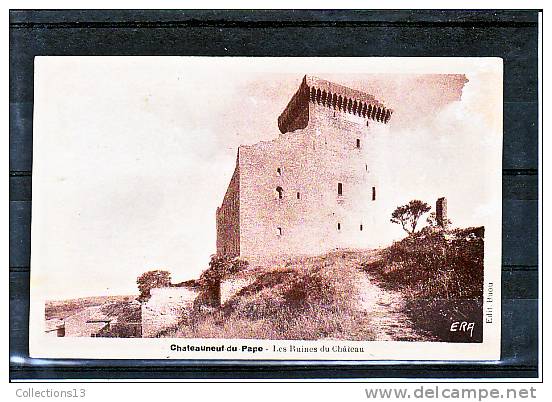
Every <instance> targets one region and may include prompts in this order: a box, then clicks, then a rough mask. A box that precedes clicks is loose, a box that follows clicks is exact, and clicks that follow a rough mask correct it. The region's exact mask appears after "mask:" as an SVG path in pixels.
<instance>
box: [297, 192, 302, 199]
mask: <svg viewBox="0 0 552 402" xmlns="http://www.w3.org/2000/svg"><path fill="white" fill-rule="evenodd" d="M297 199H298V200H300V199H301V194H300V193H299V192H298V193H297Z"/></svg>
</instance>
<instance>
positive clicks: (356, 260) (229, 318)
mask: <svg viewBox="0 0 552 402" xmlns="http://www.w3.org/2000/svg"><path fill="white" fill-rule="evenodd" d="M363 258H364V256H363V255H362V253H347V252H339V253H330V254H327V255H324V256H320V257H312V258H299V259H293V260H289V261H287V262H286V263H282V264H280V266H272V267H266V268H264V269H261V270H257V271H256V272H255V273H254V274H252V275H255V281H254V282H253V283H252V284H251V285H249V286H246V287H245V288H243V289H242V290H241V291H239V292H238V293H237V294H236V295H235V296H234V297H233V298H231V299H230V300H229V301H228V302H227V303H225V305H224V306H222V307H221V308H219V309H216V310H215V311H210V312H206V313H199V312H198V313H196V315H195V317H194V319H193V320H192V322H188V323H183V324H182V325H180V326H179V328H177V329H175V330H172V331H168V332H166V333H165V334H163V335H164V336H176V337H200V338H210V337H216V338H257V339H302V340H308V339H322V338H335V339H351V340H353V339H354V340H369V339H373V332H372V329H371V328H370V325H369V322H368V317H367V313H366V312H365V311H363V310H362V309H361V308H360V306H359V304H358V288H357V286H356V284H357V282H358V278H359V275H363V274H362V272H361V271H360V270H359V269H358V267H359V266H360V264H361V261H362V260H363Z"/></svg>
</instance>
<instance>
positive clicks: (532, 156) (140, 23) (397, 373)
mask: <svg viewBox="0 0 552 402" xmlns="http://www.w3.org/2000/svg"><path fill="white" fill-rule="evenodd" d="M37 55H90V56H92V55H95V56H96V55H159V56H161V55H181V56H191V55H196V56H199V55H201V56H301V57H305V56H341V57H343V56H351V57H353V56H401V57H406V56H416V57H422V56H440V57H464V56H466V57H468V56H469V57H473V56H486V57H502V58H503V60H504V151H503V152H504V154H503V164H502V167H503V175H502V183H503V204H502V206H503V218H502V219H503V220H502V222H503V239H502V240H503V242H502V358H501V360H500V362H492V363H488V362H487V363H485V362H482V363H473V362H464V363H462V362H458V363H430V362H417V363H412V362H409V363H402V364H401V363H397V364H391V365H389V364H387V365H378V364H366V362H357V363H354V364H339V363H326V362H323V363H320V362H293V363H292V362H289V363H282V362H275V361H272V362H266V361H265V362H254V361H250V362H239V363H238V362H236V361H214V362H212V361H211V362H201V361H190V360H180V361H173V360H171V361H167V360H149V361H123V360H62V359H51V360H44V359H40V360H38V359H31V358H29V357H28V324H29V274H30V268H29V261H30V252H31V244H30V224H31V200H32V194H31V180H32V174H31V170H32V135H33V134H32V131H33V130H32V117H33V58H34V56H37ZM538 85H539V83H538V13H537V11H437V10H418V11H407V10H401V11H390V10H385V11H383V10H378V11H356V10H341V11H331V10H327V11H309V10H301V11H293V10H287V11H274V10H270V11H239V10H233V11H230V10H217V11H197V10H148V11H132V10H71V11H69V10H62V11H54V10H48V11H44V10H35V11H17V10H12V11H10V273H9V275H10V378H12V379H64V378H74V379H79V378H119V379H125V378H126V379H130V378H148V379H155V378H159V379H162V378H244V379H245V378H256V379H258V378H282V379H285V378H358V377H364V378H378V377H381V378H383V377H388V378H389V377H394V378H401V377H402V378H407V377H419V378H427V379H430V378H489V379H491V378H498V377H513V378H515V377H536V376H537V375H538V372H537V362H538V338H539V328H538V210H539V202H538V179H539V178H538V112H539V108H538ZM75 96H79V95H78V94H75ZM466 118H469V116H466ZM60 286H65V284H60Z"/></svg>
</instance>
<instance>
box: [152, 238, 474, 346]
mask: <svg viewBox="0 0 552 402" xmlns="http://www.w3.org/2000/svg"><path fill="white" fill-rule="evenodd" d="M478 230H479V231H481V229H473V228H471V229H463V230H455V231H441V232H422V233H418V234H416V235H414V236H410V237H408V238H406V239H404V240H402V241H400V242H396V243H394V244H393V245H392V246H390V247H388V248H386V249H382V250H355V251H353V250H351V251H336V252H332V253H328V254H326V255H323V256H319V257H310V258H297V259H290V260H287V261H285V262H282V263H280V264H271V265H270V266H264V267H263V266H261V267H256V268H255V269H253V270H250V271H246V272H242V273H241V274H240V275H241V277H242V278H243V277H247V276H251V277H250V278H249V279H250V280H249V284H248V285H246V286H245V287H243V288H242V289H240V290H239V291H238V292H237V293H236V294H234V295H233V296H232V297H231V298H230V299H229V300H227V301H226V302H225V303H224V304H223V305H222V306H221V307H219V308H207V309H197V310H196V311H195V312H194V314H193V315H192V319H191V320H187V321H183V322H182V323H181V324H180V325H178V326H177V327H175V328H172V329H170V330H167V331H164V332H163V333H162V334H160V335H159V336H167V337H194V338H196V337H197V338H257V339H302V340H315V339H345V340H408V341H431V340H433V341H448V342H480V341H481V336H482V331H481V324H482V287H483V283H482V278H483V237H482V232H481V233H479V232H478ZM456 320H458V321H469V322H475V328H474V331H472V333H471V334H470V336H467V335H466V334H465V333H459V332H450V325H451V323H452V322H454V321H456Z"/></svg>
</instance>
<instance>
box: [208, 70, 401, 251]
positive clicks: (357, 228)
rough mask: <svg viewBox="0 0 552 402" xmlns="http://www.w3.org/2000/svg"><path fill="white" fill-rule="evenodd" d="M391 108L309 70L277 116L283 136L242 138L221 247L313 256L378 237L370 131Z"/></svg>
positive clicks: (220, 213)
mask: <svg viewBox="0 0 552 402" xmlns="http://www.w3.org/2000/svg"><path fill="white" fill-rule="evenodd" d="M392 113H393V111H392V110H391V109H389V108H388V107H386V106H385V105H384V104H383V103H382V102H381V101H380V100H377V99H375V98H374V97H373V96H371V95H369V94H366V93H364V92H360V91H357V90H354V89H351V88H347V87H344V86H341V85H338V84H335V83H332V82H328V81H325V80H322V79H319V78H315V77H310V76H305V77H304V78H303V80H302V82H301V84H300V85H299V89H298V90H297V92H296V93H295V94H294V95H293V96H292V98H291V100H290V101H289V103H288V105H287V107H286V108H285V109H284V111H283V112H282V114H281V115H280V117H279V118H278V127H279V129H280V134H279V136H278V138H276V139H274V140H272V141H267V142H260V143H257V144H254V145H251V146H246V145H243V146H240V147H239V149H238V155H237V160H236V168H235V171H234V174H233V176H232V179H231V180H230V184H229V186H228V190H227V191H226V194H225V196H224V199H223V202H222V205H221V206H220V207H219V208H217V253H218V254H229V255H233V256H242V257H244V258H248V259H255V258H256V257H279V256H298V255H316V254H320V253H323V252H326V251H329V250H332V249H335V248H364V247H368V246H371V245H374V244H375V243H377V237H378V227H379V226H381V225H382V224H383V225H385V224H387V220H388V217H387V215H388V211H387V210H385V209H384V210H382V209H381V207H382V206H381V205H380V203H378V195H379V194H380V192H381V191H388V190H386V189H384V188H382V186H380V183H379V182H378V175H377V168H378V167H377V166H375V163H374V159H375V158H374V156H375V154H376V152H378V150H377V149H375V146H374V139H375V138H376V137H377V136H385V134H386V132H387V123H388V122H389V120H390V118H391V115H392Z"/></svg>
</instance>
